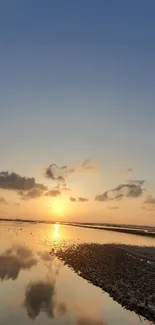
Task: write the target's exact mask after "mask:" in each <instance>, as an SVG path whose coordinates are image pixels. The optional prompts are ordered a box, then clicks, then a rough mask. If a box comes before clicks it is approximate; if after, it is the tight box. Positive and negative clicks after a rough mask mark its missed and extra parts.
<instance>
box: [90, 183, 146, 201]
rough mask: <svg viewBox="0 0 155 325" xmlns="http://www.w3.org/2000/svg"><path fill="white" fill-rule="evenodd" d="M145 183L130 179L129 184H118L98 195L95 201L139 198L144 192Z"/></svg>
mask: <svg viewBox="0 0 155 325" xmlns="http://www.w3.org/2000/svg"><path fill="white" fill-rule="evenodd" d="M143 184H144V181H133V182H131V181H130V182H129V183H128V184H121V185H118V186H117V187H116V188H114V189H112V190H109V191H106V192H104V193H103V194H99V195H97V196H96V197H95V201H109V200H119V199H122V198H123V197H131V198H137V197H139V196H141V195H142V194H143V191H144V189H143V188H142V185H143Z"/></svg>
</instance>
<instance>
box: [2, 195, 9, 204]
mask: <svg viewBox="0 0 155 325" xmlns="http://www.w3.org/2000/svg"><path fill="white" fill-rule="evenodd" d="M0 204H5V205H6V204H8V202H7V201H6V200H5V198H4V197H2V196H1V197H0Z"/></svg>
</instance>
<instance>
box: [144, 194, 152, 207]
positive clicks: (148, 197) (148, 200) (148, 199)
mask: <svg viewBox="0 0 155 325" xmlns="http://www.w3.org/2000/svg"><path fill="white" fill-rule="evenodd" d="M144 204H149V205H155V198H154V197H153V196H152V195H148V196H147V198H146V199H145V201H144Z"/></svg>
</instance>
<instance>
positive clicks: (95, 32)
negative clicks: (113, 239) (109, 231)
mask: <svg viewBox="0 0 155 325" xmlns="http://www.w3.org/2000/svg"><path fill="white" fill-rule="evenodd" d="M154 39H155V2H154V0H149V1H146V0H137V1H135V0H130V1H123V0H118V1H115V0H110V1H109V0H105V1H103V0H89V1H86V0H79V1H73V0H66V1H63V0H59V1H56V0H53V1H51V0H44V1H43V0H33V1H31V0H27V1H24V0H7V1H6V0H2V1H1V2H0V152H1V159H0V173H1V174H0V217H4V218H7V217H9V218H25V219H34V220H37V219H45V220H51V221H52V220H64V221H80V222H109V223H128V224H148V225H155V172H154V162H155V151H154V139H155V128H154V124H155V109H154V107H155V92H154V89H155V60H154V58H155V42H154ZM52 164H56V166H58V167H56V169H57V170H55V172H56V174H57V177H58V178H59V176H58V173H59V172H64V170H63V168H60V167H62V166H67V167H66V169H65V175H63V176H62V179H63V182H62V181H59V180H60V179H59V180H58V178H57V179H56V178H55V177H53V176H52V172H51V175H48V176H47V173H46V171H47V170H48V168H49V166H50V165H52ZM52 168H53V167H52ZM4 172H7V173H4ZM25 177H27V179H25ZM31 178H34V179H35V180H33V181H32V179H31ZM143 180H145V182H143V184H142V183H141V181H143ZM135 181H137V182H135ZM38 184H39V185H38ZM120 184H121V185H122V187H121V188H118V186H119V185H120ZM52 190H54V191H57V192H52ZM50 191H51V192H50ZM79 198H82V199H79Z"/></svg>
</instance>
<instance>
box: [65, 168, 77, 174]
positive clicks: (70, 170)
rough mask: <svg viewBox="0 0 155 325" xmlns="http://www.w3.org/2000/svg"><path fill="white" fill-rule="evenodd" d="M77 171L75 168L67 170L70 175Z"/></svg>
mask: <svg viewBox="0 0 155 325" xmlns="http://www.w3.org/2000/svg"><path fill="white" fill-rule="evenodd" d="M75 171H76V168H75V167H68V168H67V172H68V173H69V174H72V173H74V172H75Z"/></svg>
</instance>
